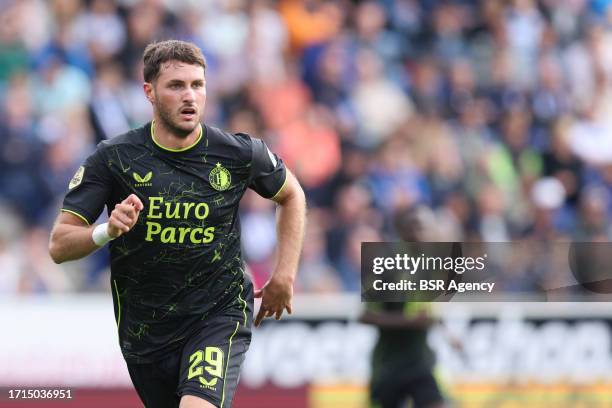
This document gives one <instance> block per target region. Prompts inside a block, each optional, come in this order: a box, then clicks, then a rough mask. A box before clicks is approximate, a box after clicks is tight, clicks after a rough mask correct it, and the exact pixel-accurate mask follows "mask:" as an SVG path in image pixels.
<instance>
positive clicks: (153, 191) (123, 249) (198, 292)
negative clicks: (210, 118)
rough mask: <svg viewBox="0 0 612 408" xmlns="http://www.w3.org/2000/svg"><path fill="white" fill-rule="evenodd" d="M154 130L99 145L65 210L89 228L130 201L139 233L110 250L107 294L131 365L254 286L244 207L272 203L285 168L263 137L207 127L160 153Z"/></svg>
mask: <svg viewBox="0 0 612 408" xmlns="http://www.w3.org/2000/svg"><path fill="white" fill-rule="evenodd" d="M153 129H154V128H153V126H152V125H151V123H149V124H147V125H145V126H144V127H142V128H139V129H135V130H132V131H130V132H128V133H126V134H124V135H121V136H117V137H114V138H112V139H110V140H107V141H104V142H102V143H100V144H99V145H98V147H97V149H96V151H95V152H94V153H93V154H92V155H91V156H90V157H89V158H87V160H86V161H85V163H84V164H83V166H81V167H80V168H79V169H78V171H77V173H76V174H75V176H74V178H73V179H72V181H71V182H70V185H69V191H68V193H67V194H66V197H65V199H64V203H63V207H62V210H63V211H67V212H71V213H73V214H75V215H77V216H79V217H80V218H82V219H83V220H85V221H86V222H87V223H88V224H93V223H94V222H95V221H96V219H97V218H98V216H99V215H100V213H101V212H102V210H103V209H104V206H105V205H106V207H107V209H108V212H109V214H110V212H111V211H112V210H113V209H114V207H115V204H117V203H120V202H121V201H122V200H124V199H125V198H126V197H127V196H128V195H130V194H132V193H134V194H136V195H137V196H138V197H139V198H140V199H141V200H142V202H143V204H144V209H143V210H142V211H141V213H140V216H139V218H138V222H137V223H136V225H135V226H134V228H133V229H132V230H131V231H130V232H128V233H127V234H124V235H122V236H120V237H119V238H117V239H115V240H113V241H111V242H110V253H111V287H112V292H113V302H114V306H115V317H116V320H117V325H118V330H119V342H120V345H121V349H122V352H123V354H124V356H125V358H126V360H128V361H130V362H151V361H156V360H157V359H160V358H162V357H164V356H165V355H166V354H167V353H168V352H170V351H171V350H172V349H173V348H177V349H178V347H180V344H181V340H182V339H183V338H184V337H185V336H186V335H188V334H190V333H191V332H192V331H193V330H197V329H198V328H199V327H201V325H203V324H204V323H205V320H206V319H207V317H209V316H213V315H215V314H218V313H220V312H223V311H224V310H226V309H227V308H239V309H240V310H244V309H245V306H246V303H245V301H246V299H245V293H247V286H248V285H251V282H250V280H249V278H248V276H246V275H245V273H244V272H245V271H244V264H243V260H242V254H241V250H240V223H239V219H238V203H239V201H240V199H241V198H242V196H243V194H244V192H245V190H246V189H247V187H250V188H252V189H253V190H255V191H256V192H257V193H258V194H260V195H261V196H263V197H266V198H273V197H274V196H275V195H276V194H278V192H280V190H281V189H282V187H283V186H284V183H285V181H286V169H285V166H284V164H283V162H282V161H281V160H280V159H279V158H278V157H277V156H276V155H274V154H273V153H271V152H270V151H269V150H268V148H267V147H266V145H265V144H264V143H263V142H262V141H261V140H259V139H255V138H251V137H249V136H248V135H246V134H240V133H239V134H235V135H234V134H230V133H227V132H224V131H221V130H219V129H216V128H214V127H211V126H207V125H203V126H202V132H201V134H200V136H199V138H198V139H197V141H196V142H195V143H194V144H193V145H192V146H190V147H188V148H185V149H181V150H170V149H166V148H164V147H162V146H160V145H159V144H158V143H157V142H156V140H155V137H154V134H153Z"/></svg>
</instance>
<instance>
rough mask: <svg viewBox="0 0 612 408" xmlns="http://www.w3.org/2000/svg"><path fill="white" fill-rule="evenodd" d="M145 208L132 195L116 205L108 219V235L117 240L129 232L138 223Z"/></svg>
mask: <svg viewBox="0 0 612 408" xmlns="http://www.w3.org/2000/svg"><path fill="white" fill-rule="evenodd" d="M143 208H144V205H143V204H142V201H140V198H138V196H137V195H136V194H130V195H129V197H128V198H126V199H125V200H123V201H122V202H121V203H119V204H117V205H115V209H114V210H113V212H111V215H110V217H109V219H108V228H107V231H108V235H110V236H111V237H113V238H117V237H119V236H121V235H122V234H125V233H126V232H129V231H130V230H131V229H132V228H133V227H134V225H135V224H136V221H138V215H139V214H140V211H142V209H143Z"/></svg>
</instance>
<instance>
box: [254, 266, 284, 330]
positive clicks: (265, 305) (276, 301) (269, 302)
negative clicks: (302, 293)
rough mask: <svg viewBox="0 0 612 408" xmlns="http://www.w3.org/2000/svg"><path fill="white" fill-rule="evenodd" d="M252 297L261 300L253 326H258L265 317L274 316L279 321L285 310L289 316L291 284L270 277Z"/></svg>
mask: <svg viewBox="0 0 612 408" xmlns="http://www.w3.org/2000/svg"><path fill="white" fill-rule="evenodd" d="M254 296H255V297H256V298H261V306H260V307H259V312H258V313H257V317H256V318H255V326H256V327H257V326H259V324H260V323H261V321H262V320H263V319H264V318H266V317H271V316H274V318H275V319H276V320H279V319H280V318H281V316H282V314H283V311H284V310H285V309H286V310H287V313H289V314H291V312H292V310H291V299H292V298H293V284H292V282H290V281H288V280H287V281H284V280H283V279H278V278H274V277H272V278H271V279H270V280H269V281H268V282H266V284H265V285H263V287H262V288H261V289H257V290H255V293H254Z"/></svg>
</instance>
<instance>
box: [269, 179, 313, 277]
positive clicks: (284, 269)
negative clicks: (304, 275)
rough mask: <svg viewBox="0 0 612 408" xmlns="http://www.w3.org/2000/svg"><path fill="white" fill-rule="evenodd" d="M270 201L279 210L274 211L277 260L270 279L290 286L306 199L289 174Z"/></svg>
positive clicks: (300, 239) (296, 264)
mask: <svg viewBox="0 0 612 408" xmlns="http://www.w3.org/2000/svg"><path fill="white" fill-rule="evenodd" d="M273 200H274V201H276V202H277V203H278V204H279V206H278V208H277V210H276V235H277V242H278V256H277V258H278V260H277V263H276V268H275V269H274V272H273V273H272V278H273V279H279V280H283V281H287V282H290V283H291V284H292V285H293V281H294V280H295V274H296V273H297V268H298V263H299V260H300V253H301V251H302V244H303V241H304V228H305V220H306V198H305V197H304V191H303V190H302V187H300V184H299V183H298V181H297V179H296V178H295V177H294V176H293V174H291V173H290V172H289V170H287V183H286V184H285V187H284V188H283V189H282V190H281V191H280V193H279V194H278V195H277V196H276V197H274V198H273Z"/></svg>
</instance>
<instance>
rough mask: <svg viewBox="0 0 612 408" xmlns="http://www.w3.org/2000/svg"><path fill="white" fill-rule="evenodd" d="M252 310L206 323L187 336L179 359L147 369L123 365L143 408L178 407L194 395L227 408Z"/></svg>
mask: <svg viewBox="0 0 612 408" xmlns="http://www.w3.org/2000/svg"><path fill="white" fill-rule="evenodd" d="M251 313H252V309H251V308H247V310H246V311H244V312H243V311H242V310H240V311H237V312H232V313H231V314H224V315H220V316H216V317H214V318H211V320H210V321H209V322H208V323H207V325H206V326H204V327H203V328H202V329H201V330H198V331H197V332H195V333H193V334H192V335H191V336H190V337H189V338H187V340H186V341H185V344H184V346H183V349H182V351H181V352H180V353H178V354H176V355H172V356H170V357H168V358H167V359H165V360H162V361H158V362H155V363H150V364H128V371H129V373H130V377H131V379H132V382H133V383H134V387H135V388H136V391H137V392H138V395H139V396H140V399H141V400H142V402H143V403H144V405H145V407H146V408H172V407H177V408H178V406H179V402H180V399H181V397H182V396H183V395H195V396H197V397H200V398H202V399H205V400H206V401H208V402H210V403H212V404H213V405H215V406H216V407H221V408H225V407H231V405H232V399H233V397H234V393H235V391H236V387H237V386H238V377H239V375H240V367H241V366H242V362H243V361H244V357H245V354H246V352H247V350H248V348H249V345H250V343H251V321H252V314H251Z"/></svg>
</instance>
